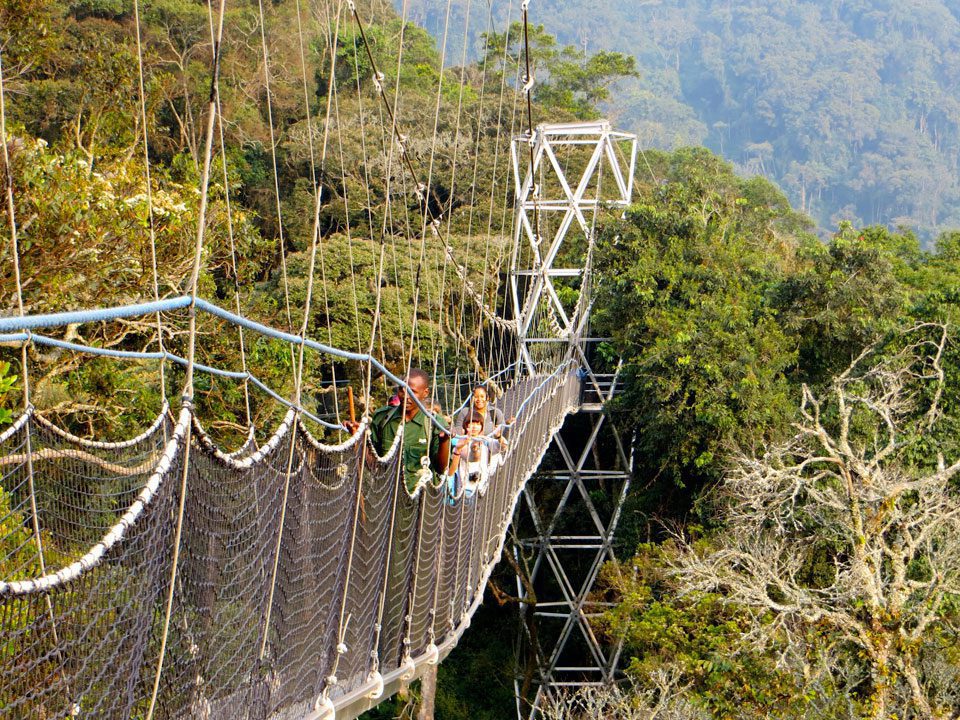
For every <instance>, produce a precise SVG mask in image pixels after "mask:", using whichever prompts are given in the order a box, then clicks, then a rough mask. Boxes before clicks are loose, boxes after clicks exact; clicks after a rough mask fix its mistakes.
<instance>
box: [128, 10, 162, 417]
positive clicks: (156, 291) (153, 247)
mask: <svg viewBox="0 0 960 720" xmlns="http://www.w3.org/2000/svg"><path fill="white" fill-rule="evenodd" d="M133 24H134V28H135V30H136V39H137V90H138V92H139V96H140V122H141V123H142V125H143V175H144V183H145V184H146V195H147V218H148V221H149V226H150V267H151V270H152V271H153V299H154V300H156V301H158V302H159V300H160V274H159V272H158V270H157V228H156V222H155V218H154V214H153V181H152V179H151V177H150V143H149V139H148V130H147V93H146V90H145V87H144V82H143V43H142V39H141V32H140V0H133ZM157 345H158V346H159V350H160V353H161V354H163V353H164V352H166V351H165V350H164V347H163V321H162V320H161V318H160V311H159V310H158V311H157ZM164 366H165V363H164V362H163V360H161V361H160V392H161V395H162V397H163V403H164V405H166V402H167V379H166V371H165V369H164Z"/></svg>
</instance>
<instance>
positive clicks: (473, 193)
mask: <svg viewBox="0 0 960 720" xmlns="http://www.w3.org/2000/svg"><path fill="white" fill-rule="evenodd" d="M511 2H512V0H511ZM468 15H469V13H468ZM508 17H509V13H508ZM492 28H493V13H492V11H491V12H488V13H487V31H486V33H485V34H484V44H483V61H482V68H481V73H480V101H479V103H478V107H477V133H476V136H475V137H474V138H473V139H474V143H473V179H472V181H471V183H470V211H469V214H468V216H467V253H468V255H469V253H470V249H471V246H472V242H471V241H472V238H473V221H474V215H475V213H476V201H477V180H478V178H479V171H480V155H481V152H480V145H481V139H482V137H483V127H484V123H483V103H484V100H485V99H486V92H487V60H488V55H489V51H488V48H489V45H490V32H491V30H492ZM460 64H461V65H462V66H463V67H464V68H465V67H466V43H464V55H463V57H462V58H461V61H460ZM462 83H463V79H462V76H461V89H462ZM497 127H498V128H499V127H500V126H499V125H497ZM494 167H496V166H494ZM491 192H492V191H491ZM451 214H452V213H451ZM484 246H485V251H484V255H485V256H486V255H488V254H489V247H490V234H489V233H487V236H486V240H485V243H484ZM486 280H487V266H486V260H484V266H483V281H482V283H481V285H480V293H481V295H483V294H485V293H486V284H487V283H486ZM466 304H467V290H466V288H465V287H464V288H461V293H460V319H461V323H462V326H463V329H464V334H466V331H467V327H466ZM482 327H483V315H482V314H481V315H480V316H479V318H478V323H477V330H476V333H477V336H478V337H479V335H480V332H481V330H482ZM471 369H472V368H471ZM469 372H470V370H468V377H470V375H469ZM481 379H482V378H481V377H480V376H479V373H478V374H477V375H475V376H474V381H477V382H478V381H480V380H481ZM472 384H473V382H471V385H472Z"/></svg>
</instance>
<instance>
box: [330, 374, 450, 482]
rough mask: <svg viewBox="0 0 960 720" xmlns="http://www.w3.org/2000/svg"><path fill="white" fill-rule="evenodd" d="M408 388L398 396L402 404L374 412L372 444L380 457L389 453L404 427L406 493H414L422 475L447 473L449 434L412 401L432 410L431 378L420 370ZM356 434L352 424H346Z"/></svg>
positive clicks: (371, 420)
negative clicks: (417, 400) (417, 401)
mask: <svg viewBox="0 0 960 720" xmlns="http://www.w3.org/2000/svg"><path fill="white" fill-rule="evenodd" d="M407 385H408V386H409V387H410V390H409V392H408V391H407V389H406V388H405V387H402V386H401V387H400V389H399V390H398V392H397V394H398V396H399V398H400V404H399V405H386V406H384V407H382V408H379V409H377V410H375V411H374V413H373V416H372V417H371V418H370V442H371V443H372V444H373V448H374V450H376V451H377V454H378V455H380V456H381V457H382V456H383V455H385V454H386V453H387V451H389V450H390V447H391V446H392V445H393V441H394V439H395V438H396V436H397V433H398V432H399V431H400V428H401V427H403V446H402V448H401V450H402V452H403V457H402V461H403V479H404V483H405V484H406V487H407V491H408V492H413V491H414V490H415V489H416V487H417V483H418V482H419V478H420V477H421V476H425V477H430V476H431V474H432V472H437V473H441V474H442V473H444V472H445V471H446V468H447V460H448V459H449V457H450V435H449V434H448V433H447V432H445V431H443V430H440V429H439V428H437V427H436V426H435V425H434V424H433V422H432V421H431V420H430V418H429V417H428V416H427V415H426V414H425V413H424V412H423V411H422V410H420V407H419V406H418V405H417V403H416V402H415V401H414V399H413V397H412V396H413V395H415V396H416V397H417V398H418V399H419V400H420V402H421V403H422V404H423V406H424V407H430V376H429V375H427V373H426V372H424V371H423V370H421V369H419V368H414V369H412V370H411V371H410V373H409V374H408V375H407ZM347 425H348V427H350V429H351V430H352V431H354V432H355V431H356V428H355V427H352V425H355V424H351V423H347Z"/></svg>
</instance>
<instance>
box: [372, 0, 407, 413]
mask: <svg viewBox="0 0 960 720" xmlns="http://www.w3.org/2000/svg"><path fill="white" fill-rule="evenodd" d="M408 9H409V8H408V3H407V0H404V2H403V6H402V8H401V16H400V33H399V37H398V39H397V67H396V77H397V82H396V83H394V89H393V107H394V108H399V105H400V82H399V78H400V70H401V68H402V63H403V50H404V45H403V43H404V39H405V37H406V30H407V12H408ZM378 106H379V108H380V122H381V125H382V126H383V127H384V133H383V138H382V139H383V145H384V151H385V152H386V155H387V166H386V173H385V176H386V188H385V192H384V197H385V201H386V207H385V209H384V214H383V224H382V228H381V233H382V237H383V238H386V236H387V228H388V226H389V230H390V251H391V258H392V260H393V273H394V287H395V292H396V296H397V325H398V327H399V330H400V337H399V339H400V347H401V348H403V347H406V344H405V342H404V324H403V302H402V298H401V295H400V285H401V283H400V276H399V272H398V269H397V244H396V231H395V228H394V223H393V202H392V200H391V198H392V194H393V163H394V157H395V156H394V152H395V149H396V144H395V143H394V142H393V138H394V137H395V135H396V132H397V118H396V113H395V114H394V115H393V116H390V118H389V120H390V130H389V135H387V133H386V123H384V121H383V115H384V108H383V103H380V104H379V105H378ZM401 172H402V170H401ZM401 187H402V189H403V194H404V200H405V201H406V200H407V194H406V183H404V182H403V180H402V179H401ZM404 207H405V208H406V202H405V203H404ZM404 213H405V215H406V210H404ZM384 259H385V258H384V256H383V253H381V273H382V270H383V261H384ZM411 327H412V318H411ZM411 334H412V333H411ZM380 349H381V356H383V357H385V356H386V354H385V351H384V348H383V333H382V332H381V334H380ZM404 366H405V367H409V363H408V362H406V361H405V362H404ZM369 385H370V384H369V382H368V390H369ZM366 400H367V405H366V406H367V407H368V408H369V407H370V398H369V397H367V398H366Z"/></svg>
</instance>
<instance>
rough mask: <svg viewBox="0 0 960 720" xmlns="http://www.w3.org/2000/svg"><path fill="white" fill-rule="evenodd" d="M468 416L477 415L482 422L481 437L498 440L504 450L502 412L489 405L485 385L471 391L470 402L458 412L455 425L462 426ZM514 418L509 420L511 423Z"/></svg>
mask: <svg viewBox="0 0 960 720" xmlns="http://www.w3.org/2000/svg"><path fill="white" fill-rule="evenodd" d="M470 415H478V416H480V419H481V420H483V429H482V430H481V431H480V434H481V435H486V436H487V437H491V438H498V439H499V440H500V444H501V445H502V446H503V449H506V444H505V443H504V442H503V429H504V420H503V411H502V410H500V408H495V407H493V406H492V405H491V404H490V399H489V395H488V393H487V386H486V385H477V386H476V387H475V388H474V389H473V394H472V395H471V396H470V402H469V403H468V404H467V406H466V407H465V408H464V409H463V410H461V411H460V414H459V415H458V416H457V423H456V424H457V425H459V426H461V427H462V426H463V424H464V421H465V420H466V419H467V418H468V417H469V416H470ZM513 421H514V418H510V422H511V423H512V422H513Z"/></svg>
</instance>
